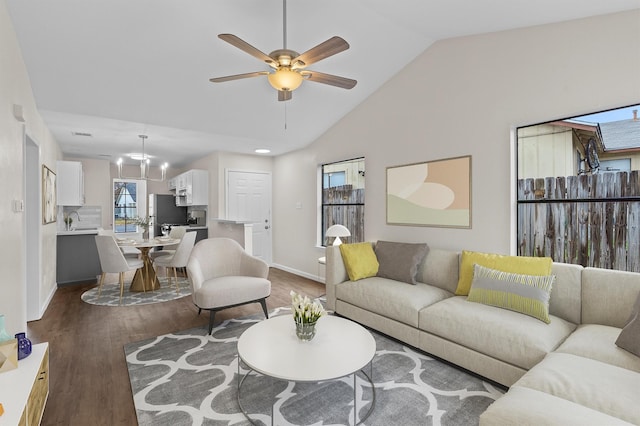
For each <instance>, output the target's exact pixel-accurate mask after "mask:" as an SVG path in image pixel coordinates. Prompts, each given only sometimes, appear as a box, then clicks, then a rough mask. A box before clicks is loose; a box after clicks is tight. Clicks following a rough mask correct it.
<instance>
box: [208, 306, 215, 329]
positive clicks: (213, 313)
mask: <svg viewBox="0 0 640 426" xmlns="http://www.w3.org/2000/svg"><path fill="white" fill-rule="evenodd" d="M215 318H216V311H214V310H213V309H212V310H210V311H209V334H211V330H213V321H214V320H215Z"/></svg>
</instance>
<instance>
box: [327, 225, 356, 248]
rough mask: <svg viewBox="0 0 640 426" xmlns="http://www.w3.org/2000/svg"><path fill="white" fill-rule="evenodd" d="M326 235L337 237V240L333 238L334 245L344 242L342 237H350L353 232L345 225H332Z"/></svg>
mask: <svg viewBox="0 0 640 426" xmlns="http://www.w3.org/2000/svg"><path fill="white" fill-rule="evenodd" d="M324 235H325V236H326V237H335V240H333V245H334V246H339V245H340V244H342V241H341V240H340V237H350V236H351V232H349V230H348V229H347V228H346V227H345V226H342V225H333V226H330V227H329V229H327V232H326V233H325V234H324Z"/></svg>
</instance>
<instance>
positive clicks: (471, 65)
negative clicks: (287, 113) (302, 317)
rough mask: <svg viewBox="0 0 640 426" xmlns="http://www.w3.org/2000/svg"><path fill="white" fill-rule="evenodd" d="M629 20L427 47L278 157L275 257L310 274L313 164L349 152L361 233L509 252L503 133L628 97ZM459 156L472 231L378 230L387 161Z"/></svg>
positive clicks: (636, 66)
mask: <svg viewBox="0 0 640 426" xmlns="http://www.w3.org/2000/svg"><path fill="white" fill-rule="evenodd" d="M639 22H640V12H639V11H634V12H626V13H622V14H615V15H609V16H602V17H596V18H590V19H583V20H578V21H571V22H565V23H560V24H553V25H545V26H538V27H531V28H526V29H518V30H513V31H505V32H500V33H492V34H486V35H480V36H471V37H463V38H457V39H450V40H445V41H441V42H438V43H435V44H434V45H432V46H431V47H430V48H429V49H427V50H426V51H425V52H424V53H423V54H422V55H420V56H419V57H418V58H417V59H416V60H415V61H414V62H413V63H412V64H410V65H409V66H407V67H406V68H405V69H403V70H402V71H401V72H400V73H398V75H397V76H395V77H394V78H393V79H392V80H390V81H389V82H388V83H387V84H386V85H384V86H383V87H382V88H381V89H380V90H379V91H378V92H376V93H375V94H373V95H372V96H371V97H369V98H368V99H366V100H365V101H364V102H363V103H362V104H361V105H359V106H358V107H357V108H356V109H354V110H353V111H352V112H351V113H350V114H349V115H347V116H346V117H345V118H344V119H343V120H342V121H340V122H339V123H338V124H337V125H336V126H334V127H333V128H332V129H330V130H329V131H328V132H326V133H325V134H324V135H323V136H321V137H320V138H319V139H318V140H316V141H315V142H314V143H313V144H312V145H311V146H310V147H309V148H307V149H303V150H300V151H298V152H294V153H290V154H288V155H283V156H280V157H278V158H276V160H275V164H274V170H275V173H274V215H273V217H274V262H275V263H277V264H281V265H287V266H288V267H290V268H293V269H295V270H299V271H303V272H307V273H310V274H316V273H317V270H318V264H317V258H318V257H319V256H321V255H322V250H321V249H319V248H317V247H316V244H317V240H316V238H317V227H318V224H317V221H316V218H317V214H316V213H317V211H318V205H317V193H318V182H317V166H318V164H320V163H327V162H332V161H338V160H344V159H349V158H354V157H358V156H365V162H366V210H365V236H366V239H367V240H369V241H375V240H378V239H387V240H395V241H407V242H415V241H426V242H427V243H429V244H430V245H431V246H432V247H439V248H447V249H454V250H460V249H470V250H483V251H491V252H498V253H509V252H511V251H512V250H513V247H511V245H512V242H511V241H512V240H511V232H510V223H511V220H512V209H513V202H512V192H513V189H512V184H513V177H512V174H511V173H512V171H511V161H512V158H513V157H514V154H513V152H512V146H511V144H512V142H511V135H512V130H513V129H514V128H515V127H517V126H521V125H527V124H535V123H540V122H543V121H549V120H551V119H557V118H563V117H570V116H577V115H580V114H584V113H589V112H593V111H599V110H604V109H608V108H613V107H618V106H625V105H630V104H634V103H638V102H639V101H640V78H639V77H638V76H640V49H639V48H638V44H637V43H638V42H639V41H640V25H639ZM354 90H357V87H356V88H355V89H354ZM461 155H472V163H473V165H472V182H473V183H472V221H473V223H472V229H447V228H431V227H412V226H389V225H386V219H385V185H386V183H385V168H386V167H388V166H395V165H400V164H407V163H414V162H418V161H428V160H436V159H442V158H449V157H456V156H461ZM297 202H301V204H302V209H296V208H295V206H296V203H297Z"/></svg>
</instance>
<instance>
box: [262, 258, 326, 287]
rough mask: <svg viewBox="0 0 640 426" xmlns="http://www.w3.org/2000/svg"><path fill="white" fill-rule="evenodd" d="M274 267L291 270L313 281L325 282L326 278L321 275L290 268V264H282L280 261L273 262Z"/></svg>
mask: <svg viewBox="0 0 640 426" xmlns="http://www.w3.org/2000/svg"><path fill="white" fill-rule="evenodd" d="M271 267H272V268H277V269H282V270H283V271H285V272H290V273H292V274H296V275H300V276H301V277H305V278H308V279H310V280H313V281H317V282H319V283H322V284H324V278H323V277H321V276H319V275H313V274H309V273H308V272H304V271H300V270H298V269H294V268H289V267H288V266H284V265H280V264H279V263H272V264H271Z"/></svg>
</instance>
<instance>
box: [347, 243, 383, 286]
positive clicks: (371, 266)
mask: <svg viewBox="0 0 640 426" xmlns="http://www.w3.org/2000/svg"><path fill="white" fill-rule="evenodd" d="M340 253H341V254H342V260H343V261H344V266H345V268H346V269H347V274H348V275H349V279H350V280H351V281H357V280H361V279H363V278H369V277H375V276H376V274H377V273H378V259H377V258H376V254H375V253H374V251H373V247H372V246H371V243H355V244H341V245H340Z"/></svg>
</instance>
